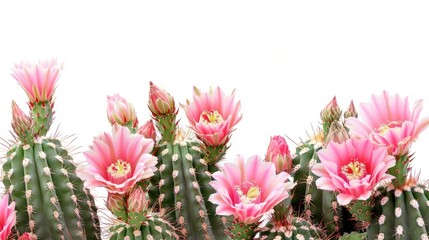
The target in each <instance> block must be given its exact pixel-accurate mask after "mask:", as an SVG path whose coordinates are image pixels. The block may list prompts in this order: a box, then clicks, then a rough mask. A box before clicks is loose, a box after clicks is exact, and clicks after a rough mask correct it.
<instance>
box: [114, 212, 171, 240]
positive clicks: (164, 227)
mask: <svg viewBox="0 0 429 240" xmlns="http://www.w3.org/2000/svg"><path fill="white" fill-rule="evenodd" d="M175 231H176V229H175V228H174V227H173V226H172V225H171V224H170V223H169V222H167V221H166V220H164V219H163V218H161V217H159V216H158V215H156V214H151V215H150V217H148V218H147V220H146V221H145V223H144V224H142V225H140V226H139V227H138V228H136V227H133V226H130V225H129V224H126V223H123V222H120V223H118V224H116V225H114V226H113V227H111V228H110V229H109V232H110V233H111V236H110V240H123V239H130V240H131V239H134V240H157V239H163V240H173V239H174V240H177V239H179V236H178V235H177V234H176V232H175Z"/></svg>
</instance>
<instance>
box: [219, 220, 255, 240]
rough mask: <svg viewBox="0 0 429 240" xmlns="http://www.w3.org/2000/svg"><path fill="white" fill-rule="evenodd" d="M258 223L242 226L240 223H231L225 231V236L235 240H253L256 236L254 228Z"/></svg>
mask: <svg viewBox="0 0 429 240" xmlns="http://www.w3.org/2000/svg"><path fill="white" fill-rule="evenodd" d="M257 227H258V223H253V224H244V223H240V222H235V221H234V222H233V223H232V224H231V226H229V227H228V230H226V234H227V235H228V236H229V237H230V238H231V239H235V240H248V239H253V238H254V237H255V235H256V233H257V232H256V228H257Z"/></svg>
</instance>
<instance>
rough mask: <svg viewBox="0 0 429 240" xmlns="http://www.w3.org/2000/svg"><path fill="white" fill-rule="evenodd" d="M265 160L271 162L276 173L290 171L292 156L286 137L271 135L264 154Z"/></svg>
mask: <svg viewBox="0 0 429 240" xmlns="http://www.w3.org/2000/svg"><path fill="white" fill-rule="evenodd" d="M265 161H267V162H273V163H274V164H275V166H276V172H277V173H280V172H283V171H285V172H287V173H290V170H291V167H292V156H291V154H290V151H289V146H288V144H287V142H286V139H285V138H284V137H283V136H279V135H276V136H273V137H271V140H270V144H269V145H268V149H267V153H266V154H265Z"/></svg>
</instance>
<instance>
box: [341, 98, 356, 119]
mask: <svg viewBox="0 0 429 240" xmlns="http://www.w3.org/2000/svg"><path fill="white" fill-rule="evenodd" d="M357 116H358V114H357V112H356V108H355V105H354V104H353V100H352V101H351V102H350V105H349V108H347V110H346V111H345V112H344V119H346V118H349V117H355V118H357Z"/></svg>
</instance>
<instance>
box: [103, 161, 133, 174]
mask: <svg viewBox="0 0 429 240" xmlns="http://www.w3.org/2000/svg"><path fill="white" fill-rule="evenodd" d="M107 172H108V173H110V175H111V176H112V177H114V178H121V177H125V176H127V175H128V174H129V173H130V172H131V165H130V164H129V163H128V162H125V161H123V160H122V159H118V160H117V161H116V162H115V163H112V164H111V165H110V166H109V168H107Z"/></svg>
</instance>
